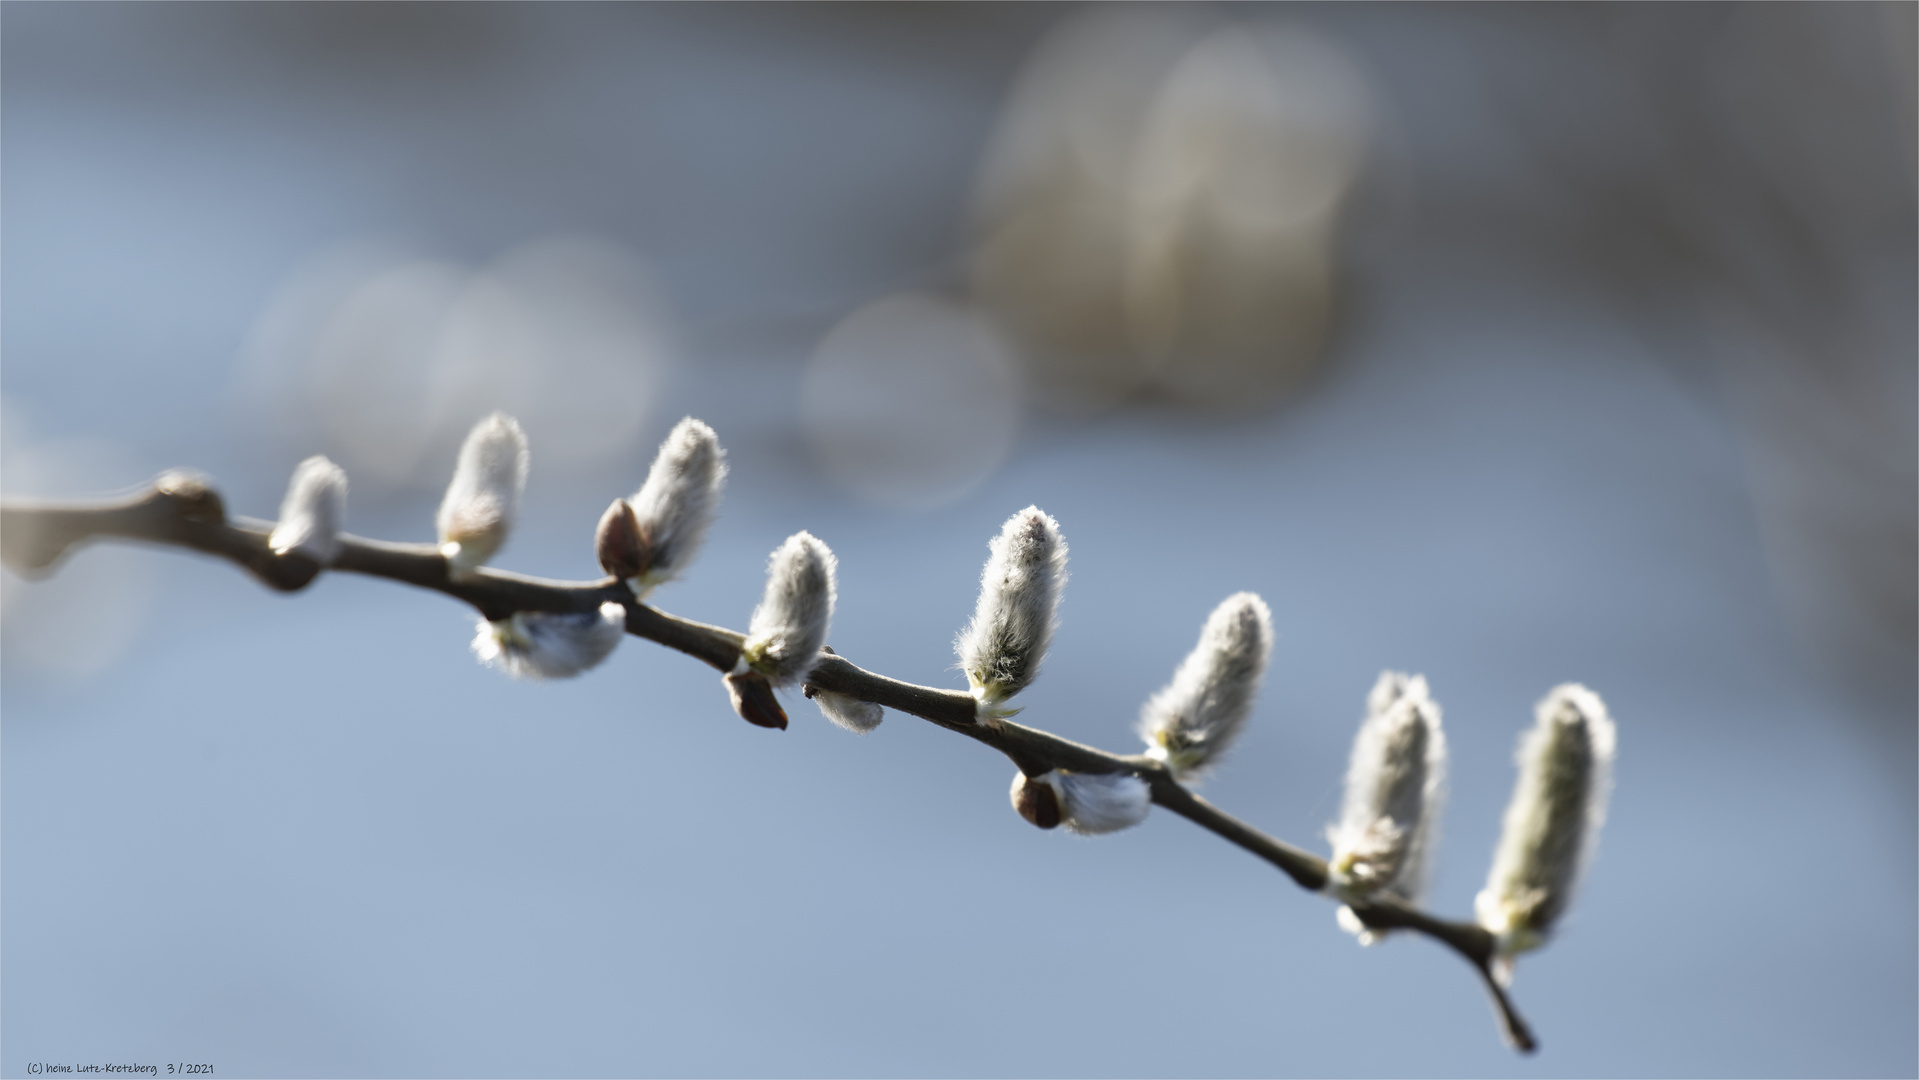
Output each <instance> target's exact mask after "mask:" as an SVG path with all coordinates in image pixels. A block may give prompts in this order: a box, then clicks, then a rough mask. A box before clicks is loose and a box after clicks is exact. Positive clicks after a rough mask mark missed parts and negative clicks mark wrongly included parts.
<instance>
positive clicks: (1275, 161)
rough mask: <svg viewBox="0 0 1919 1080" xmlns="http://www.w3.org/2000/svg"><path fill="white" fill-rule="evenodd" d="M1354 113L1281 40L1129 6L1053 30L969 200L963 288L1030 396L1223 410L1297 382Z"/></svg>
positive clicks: (1352, 92) (1306, 58)
mask: <svg viewBox="0 0 1919 1080" xmlns="http://www.w3.org/2000/svg"><path fill="white" fill-rule="evenodd" d="M1371 117H1372V105H1371V95H1370V93H1369V91H1368V88H1367V84H1366V80H1365V78H1364V77H1363V75H1361V74H1360V73H1359V71H1358V70H1357V68H1355V67H1354V65H1353V64H1352V63H1351V62H1350V61H1349V60H1347V59H1346V58H1345V56H1344V55H1343V54H1342V53H1341V52H1340V51H1339V50H1338V49H1337V48H1336V47H1334V46H1333V45H1332V44H1330V43H1328V42H1326V41H1324V40H1322V39H1320V38H1318V37H1316V36H1314V35H1311V34H1308V33H1306V32H1305V31H1303V30H1298V29H1290V28H1283V27H1270V26H1268V27H1251V26H1247V27H1236V26H1228V27H1225V28H1222V29H1216V30H1212V31H1211V32H1206V31H1205V30H1204V29H1203V28H1202V27H1201V26H1199V25H1198V24H1197V23H1196V21H1195V19H1194V17H1192V16H1190V15H1188V14H1187V13H1186V12H1183V11H1178V10H1166V9H1160V8H1149V7H1127V8H1119V9H1099V10H1096V11H1094V12H1092V13H1090V14H1088V15H1085V16H1082V17H1080V18H1077V19H1073V20H1069V21H1067V22H1066V23H1065V24H1063V25H1062V26H1061V28H1060V29H1059V30H1057V31H1055V34H1054V37H1053V38H1052V39H1050V40H1049V41H1048V42H1047V43H1046V44H1044V45H1043V46H1042V47H1041V48H1040V49H1039V50H1038V51H1037V52H1036V53H1035V54H1034V57H1033V59H1032V60H1031V61H1029V63H1028V66H1027V70H1026V72H1025V73H1024V74H1023V75H1022V77H1021V80H1020V83H1019V86H1018V87H1017V89H1016V90H1015V92H1014V95H1013V98H1012V101H1011V103H1010V104H1009V105H1008V107H1007V111H1006V115H1005V117H1004V119H1003V120H1002V121H1001V128H1000V131H999V133H998V135H997V136H996V138H995V141H994V145H993V148H992V150H991V152H990V153H989V156H988V161H987V165H986V167H985V169H984V171H983V173H982V177H981V183H980V194H979V210H978V216H979V222H980V226H979V230H980V248H979V251H978V255H977V259H976V262H975V270H974V288H975V291H976V293H977V295H978V296H979V297H980V299H981V300H982V301H983V302H984V303H985V304H987V305H988V306H989V307H990V308H991V309H992V310H993V311H994V313H995V314H996V315H997V316H999V318H1000V319H1001V320H1002V321H1003V322H1004V324H1005V325H1006V326H1007V327H1008V328H1009V329H1010V330H1011V331H1012V332H1013V334H1014V335H1015V337H1016V339H1017V342H1018V346H1019V354H1020V358H1021V360H1022V361H1023V362H1024V364H1025V366H1026V370H1027V374H1028V381H1029V383H1030V384H1031V386H1032V388H1033V390H1034V392H1035V395H1036V397H1037V399H1038V400H1039V401H1040V402H1041V403H1043V404H1045V405H1047V406H1049V407H1051V408H1056V409H1065V410H1069V411H1085V410H1089V409H1098V408H1103V407H1106V406H1110V405H1112V404H1115V403H1117V402H1119V401H1121V400H1123V399H1124V398H1126V397H1127V396H1129V395H1132V394H1134V393H1136V392H1139V391H1142V390H1149V389H1150V390H1158V391H1160V392H1164V393H1170V394H1171V395H1172V396H1174V397H1175V398H1177V399H1179V400H1182V401H1185V402H1188V403H1190V404H1195V405H1199V406H1202V407H1211V408H1221V409H1242V408H1247V407H1252V406H1256V405H1258V404H1261V403H1263V402H1266V401H1269V400H1271V399H1273V398H1274V397H1275V396H1277V395H1278V394H1280V393H1282V392H1284V391H1285V390H1286V389H1287V388H1289V387H1290V386H1292V385H1293V384H1294V383H1296V382H1297V381H1298V380H1299V379H1300V378H1302V377H1303V376H1304V375H1305V374H1307V373H1308V372H1310V370H1311V369H1312V367H1313V365H1314V364H1315V363H1316V361H1317V359H1318V355H1319V351H1320V347H1321V344H1322V342H1323V340H1324V337H1325V334H1326V330H1327V328H1328V325H1329V323H1330V318H1331V311H1332V284H1333V276H1332V266H1333V253H1334V241H1335V234H1336V228H1337V225H1338V223H1339V214H1340V210H1341V208H1342V205H1343V203H1344V201H1345V198H1346V195H1347V193H1348V192H1349V191H1350V190H1351V188H1352V186H1353V184H1354V182H1355V180H1356V179H1357V176H1358V174H1359V170H1360V167H1361V165H1362V163H1363V158H1364V154H1365V149H1366V146H1367V144H1368V142H1369V141H1370V138H1371V130H1372V119H1371Z"/></svg>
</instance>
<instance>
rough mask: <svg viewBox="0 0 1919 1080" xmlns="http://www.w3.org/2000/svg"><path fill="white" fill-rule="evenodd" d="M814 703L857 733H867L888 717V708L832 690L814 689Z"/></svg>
mask: <svg viewBox="0 0 1919 1080" xmlns="http://www.w3.org/2000/svg"><path fill="white" fill-rule="evenodd" d="M813 703H814V704H815V705H818V706H819V707H820V712H821V713H822V714H823V715H825V717H826V718H827V719H828V720H831V721H833V722H834V723H835V724H838V725H839V726H840V727H843V728H845V729H846V730H848V731H850V732H852V733H853V734H855V735H865V734H867V733H869V732H871V731H872V730H873V729H874V728H876V727H879V726H880V721H881V720H884V719H886V710H885V709H882V708H880V707H879V706H878V705H875V704H873V703H872V702H870V701H861V700H860V699H859V698H856V697H847V696H846V695H845V694H836V693H834V692H833V691H831V690H819V689H815V690H814V691H813Z"/></svg>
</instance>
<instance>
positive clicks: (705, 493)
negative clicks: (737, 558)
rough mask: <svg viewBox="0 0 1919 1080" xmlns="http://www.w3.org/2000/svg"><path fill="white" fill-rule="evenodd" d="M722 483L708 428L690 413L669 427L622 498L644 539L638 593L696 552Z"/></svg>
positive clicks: (667, 577) (718, 453)
mask: <svg viewBox="0 0 1919 1080" xmlns="http://www.w3.org/2000/svg"><path fill="white" fill-rule="evenodd" d="M725 483H726V451H725V450H723V449H721V447H720V440H719V437H718V436H717V435H715V434H713V429H712V428H710V427H708V426H706V425H705V424H704V423H701V422H700V421H698V420H695V419H693V418H692V417H690V416H689V417H687V418H685V419H684V420H681V421H680V422H679V423H678V424H675V425H674V426H673V431H672V432H671V433H670V434H668V435H667V437H666V441H665V442H663V443H661V444H660V452H659V454H658V456H656V457H655V458H654V459H653V467H652V468H651V469H650V470H648V471H647V474H646V483H645V484H643V485H641V486H640V490H639V491H637V492H635V493H634V494H633V497H632V498H631V499H628V500H627V501H628V502H629V503H631V504H632V506H633V513H634V516H635V517H636V518H637V519H638V521H639V526H640V535H641V536H642V537H643V538H644V544H645V552H646V553H645V556H644V557H645V560H646V568H645V569H644V570H642V571H641V572H640V575H639V577H638V578H637V579H635V580H634V583H633V584H634V591H635V592H637V593H640V594H641V595H642V596H644V594H645V593H646V592H647V591H648V590H651V589H652V588H654V587H655V586H657V585H661V584H664V583H666V582H668V581H672V580H673V579H675V578H677V577H679V576H680V574H681V573H683V572H684V571H685V570H686V568H687V566H689V565H690V564H691V563H692V562H693V558H694V556H696V555H698V554H699V551H700V545H701V543H703V542H704V541H705V540H706V531H707V529H708V527H710V526H711V525H712V524H713V518H714V516H715V515H717V514H718V513H719V509H720V490H721V488H722V487H724V486H725Z"/></svg>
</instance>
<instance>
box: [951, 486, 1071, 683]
mask: <svg viewBox="0 0 1919 1080" xmlns="http://www.w3.org/2000/svg"><path fill="white" fill-rule="evenodd" d="M988 552H989V554H988V557H987V560H986V568H985V570H984V571H983V572H982V573H981V575H980V594H979V604H978V607H977V608H976V609H975V610H974V612H973V621H972V622H971V623H969V624H967V627H966V629H965V630H963V631H961V632H960V635H959V639H958V640H957V641H955V642H954V643H953V649H954V651H955V652H957V653H958V654H959V661H960V668H961V670H962V671H964V672H965V673H966V678H967V681H968V682H969V683H971V684H972V687H973V691H974V693H975V694H976V695H977V696H979V697H980V699H981V700H982V702H990V703H997V702H1000V701H1004V700H1005V699H1007V698H1010V697H1012V696H1013V695H1014V694H1017V693H1019V692H1020V691H1021V690H1024V689H1026V687H1028V686H1030V685H1032V682H1033V680H1034V679H1035V678H1037V677H1038V676H1039V668H1040V663H1041V661H1043V660H1044V659H1045V658H1046V650H1047V648H1048V647H1049V646H1050V645H1051V644H1052V640H1053V627H1054V622H1055V612H1056V611H1057V610H1058V607H1059V599H1060V591H1061V589H1062V588H1063V587H1064V586H1065V584H1066V539H1065V537H1063V536H1061V535H1060V531H1059V523H1058V522H1056V521H1054V520H1053V519H1052V517H1050V516H1049V515H1047V514H1046V512H1045V511H1043V510H1041V509H1040V508H1039V507H1037V506H1029V507H1027V508H1026V509H1024V510H1021V511H1020V512H1019V513H1017V514H1014V515H1013V516H1012V517H1010V518H1008V519H1007V520H1006V524H1005V525H1004V526H1002V527H1001V528H1000V531H999V534H998V535H996V536H994V537H993V539H992V541H991V542H990V543H989V544H988Z"/></svg>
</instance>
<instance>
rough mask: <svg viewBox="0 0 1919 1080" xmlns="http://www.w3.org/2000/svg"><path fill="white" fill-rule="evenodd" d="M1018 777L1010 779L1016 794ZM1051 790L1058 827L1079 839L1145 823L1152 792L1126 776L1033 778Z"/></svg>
mask: <svg viewBox="0 0 1919 1080" xmlns="http://www.w3.org/2000/svg"><path fill="white" fill-rule="evenodd" d="M1020 779H1021V778H1020V777H1018V776H1015V777H1014V779H1013V790H1014V791H1015V793H1017V792H1018V790H1019V786H1020ZM1026 782H1027V783H1041V784H1045V785H1047V786H1048V787H1050V788H1052V789H1053V793H1054V795H1056V796H1057V797H1058V799H1059V815H1060V817H1059V823H1060V824H1061V825H1064V826H1066V828H1067V830H1068V831H1069V832H1076V833H1079V834H1080V835H1081V836H1099V835H1101V834H1103V833H1110V832H1118V831H1119V830H1121V829H1128V828H1131V827H1133V826H1134V825H1137V824H1139V823H1140V822H1142V821H1145V820H1146V813H1147V811H1148V810H1151V809H1152V806H1153V789H1152V788H1151V787H1149V786H1147V784H1146V781H1144V780H1141V779H1140V778H1139V777H1137V776H1133V775H1131V774H1129V773H1077V772H1068V771H1067V770H1065V769H1054V770H1052V771H1050V772H1047V773H1044V774H1042V775H1040V776H1036V777H1032V778H1031V779H1029V780H1027V781H1026Z"/></svg>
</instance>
